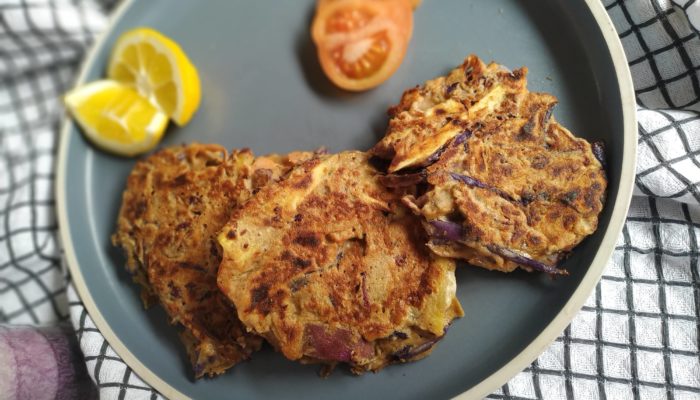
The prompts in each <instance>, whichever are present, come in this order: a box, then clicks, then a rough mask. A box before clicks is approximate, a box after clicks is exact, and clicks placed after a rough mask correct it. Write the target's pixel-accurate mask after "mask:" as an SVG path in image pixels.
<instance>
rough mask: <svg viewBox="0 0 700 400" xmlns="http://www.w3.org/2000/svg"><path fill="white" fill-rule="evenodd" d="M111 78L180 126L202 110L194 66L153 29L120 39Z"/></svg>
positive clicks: (130, 34)
mask: <svg viewBox="0 0 700 400" xmlns="http://www.w3.org/2000/svg"><path fill="white" fill-rule="evenodd" d="M107 77H108V78H110V79H113V80H116V81H118V82H122V83H124V84H126V85H129V86H131V87H133V88H135V89H136V90H137V91H138V92H139V93H140V94H141V95H142V96H143V97H145V98H147V99H148V100H149V101H150V102H151V103H152V104H153V105H155V106H156V107H158V108H159V109H160V110H161V111H163V112H164V113H165V114H167V115H168V116H170V118H172V120H173V121H175V123H176V124H178V125H180V126H182V125H184V124H186V123H187V122H188V121H189V120H190V119H191V118H192V115H193V114H194V112H195V111H196V110H197V108H198V107H199V101H200V97H201V89H200V86H199V76H198V75H197V70H196V69H195V67H194V65H193V64H192V62H190V60H189V59H188V58H187V55H186V54H185V52H184V51H182V49H181V48H180V46H179V45H178V44H177V43H175V42H174V41H172V40H171V39H169V38H167V37H165V36H164V35H162V34H161V33H159V32H157V31H155V30H153V29H150V28H136V29H133V30H131V31H128V32H126V33H124V34H122V35H121V36H120V37H119V39H117V43H116V44H115V45H114V48H113V49H112V55H111V58H110V61H109V66H108V68H107Z"/></svg>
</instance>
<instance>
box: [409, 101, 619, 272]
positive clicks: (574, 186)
mask: <svg viewBox="0 0 700 400" xmlns="http://www.w3.org/2000/svg"><path fill="white" fill-rule="evenodd" d="M543 112H544V111H543ZM528 124H530V122H529V121H528V120H525V119H518V118H516V119H511V120H509V121H507V122H506V123H504V124H501V125H498V126H493V127H492V130H488V129H484V130H479V131H476V132H474V133H473V134H472V136H471V137H470V138H468V139H466V140H465V141H464V142H462V143H453V144H451V145H450V147H449V148H448V149H447V150H446V151H445V152H444V153H443V154H442V155H441V157H440V159H439V161H438V162H436V163H435V164H433V165H431V166H430V167H428V168H427V171H426V176H427V181H428V183H429V185H430V189H429V190H428V191H427V192H426V193H425V194H424V195H423V196H422V197H420V198H419V199H415V198H412V197H407V198H406V201H407V203H408V205H409V206H410V207H412V208H413V209H414V210H415V211H416V212H417V213H419V214H420V215H422V216H423V218H424V219H425V222H426V223H425V225H426V229H427V230H428V232H429V234H430V236H431V240H430V242H429V244H428V245H429V247H430V248H431V249H432V250H433V251H434V252H435V253H436V254H439V255H442V256H446V257H453V258H461V259H464V260H466V261H467V262H469V263H470V264H473V265H478V266H481V267H484V268H488V269H496V270H500V271H505V272H509V271H512V270H514V269H515V268H517V267H518V266H520V267H524V268H525V269H527V270H532V269H535V270H541V271H544V272H548V273H554V274H556V273H562V272H563V271H562V270H558V269H556V265H557V263H558V262H559V261H560V260H561V259H562V258H563V257H564V256H565V255H566V254H567V252H568V251H570V250H571V249H573V248H574V246H576V245H577V244H578V243H580V242H581V240H583V238H585V237H586V236H588V235H590V234H591V233H593V232H594V231H595V230H596V228H597V225H598V214H600V212H601V210H602V208H603V201H604V194H605V188H606V180H605V172H604V171H603V168H602V166H601V163H600V162H599V161H598V160H597V159H596V157H595V155H594V153H593V151H592V148H591V145H590V144H589V143H588V142H587V141H585V140H584V139H580V138H575V137H574V136H573V135H572V134H571V133H570V132H569V131H567V130H566V129H565V128H564V127H562V126H561V125H559V124H558V123H556V122H554V121H552V122H550V123H549V124H548V125H547V128H546V129H539V130H538V129H530V128H528Z"/></svg>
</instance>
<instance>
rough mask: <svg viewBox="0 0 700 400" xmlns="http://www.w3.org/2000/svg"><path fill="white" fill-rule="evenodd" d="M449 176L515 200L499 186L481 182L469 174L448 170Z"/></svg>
mask: <svg viewBox="0 0 700 400" xmlns="http://www.w3.org/2000/svg"><path fill="white" fill-rule="evenodd" d="M450 176H451V177H452V179H454V180H456V181H458V182H462V183H464V184H466V185H469V186H472V187H477V188H481V189H487V190H490V191H492V192H494V193H496V194H497V195H499V196H501V197H503V198H504V199H506V200H510V201H517V200H515V199H514V198H513V197H512V196H511V195H509V194H508V193H506V192H504V191H503V190H501V189H499V188H497V187H494V186H491V185H489V184H488V183H485V182H482V181H480V180H478V179H476V178H472V177H471V176H467V175H462V174H458V173H455V172H450Z"/></svg>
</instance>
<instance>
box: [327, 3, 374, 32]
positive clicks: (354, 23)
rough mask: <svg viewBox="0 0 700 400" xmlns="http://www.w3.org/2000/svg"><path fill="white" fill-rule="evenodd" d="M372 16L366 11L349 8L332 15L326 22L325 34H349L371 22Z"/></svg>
mask: <svg viewBox="0 0 700 400" xmlns="http://www.w3.org/2000/svg"><path fill="white" fill-rule="evenodd" d="M372 18H374V15H373V14H371V13H369V12H367V11H366V10H361V9H356V8H351V9H341V10H338V11H336V12H335V13H333V15H331V16H330V18H328V21H327V22H326V33H341V32H351V31H354V30H357V29H360V28H362V27H364V26H365V25H367V24H369V23H370V21H372Z"/></svg>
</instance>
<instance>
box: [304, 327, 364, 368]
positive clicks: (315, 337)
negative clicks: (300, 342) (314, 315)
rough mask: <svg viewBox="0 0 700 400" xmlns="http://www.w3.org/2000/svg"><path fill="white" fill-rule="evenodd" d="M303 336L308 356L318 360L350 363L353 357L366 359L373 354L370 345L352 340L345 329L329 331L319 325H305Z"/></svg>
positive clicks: (359, 340) (361, 340)
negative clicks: (307, 348)
mask: <svg viewBox="0 0 700 400" xmlns="http://www.w3.org/2000/svg"><path fill="white" fill-rule="evenodd" d="M305 334H306V338H307V345H308V346H309V350H310V354H309V355H311V356H312V357H315V358H318V359H320V360H325V361H340V362H348V363H351V362H352V361H353V356H357V357H360V358H368V357H371V356H372V354H374V348H373V347H372V345H370V344H369V343H367V342H366V341H364V340H363V339H361V338H360V339H356V338H353V336H352V333H351V332H350V331H349V330H347V329H335V330H333V331H330V330H327V329H326V328H325V327H323V326H321V325H307V326H306V330H305Z"/></svg>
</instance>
